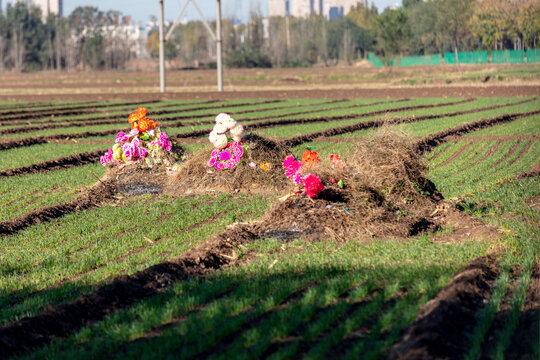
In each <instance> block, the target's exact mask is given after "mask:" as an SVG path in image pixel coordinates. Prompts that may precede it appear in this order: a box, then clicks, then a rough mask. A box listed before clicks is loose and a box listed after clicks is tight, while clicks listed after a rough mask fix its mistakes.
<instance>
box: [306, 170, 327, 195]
mask: <svg viewBox="0 0 540 360" xmlns="http://www.w3.org/2000/svg"><path fill="white" fill-rule="evenodd" d="M304 188H305V189H306V195H307V197H310V198H314V197H315V196H317V194H319V193H320V192H321V191H323V190H324V185H323V184H322V183H321V179H319V177H318V176H317V175H313V174H308V175H307V176H306V177H305V178H304Z"/></svg>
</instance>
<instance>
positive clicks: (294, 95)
mask: <svg viewBox="0 0 540 360" xmlns="http://www.w3.org/2000/svg"><path fill="white" fill-rule="evenodd" d="M360 86H362V85H358V87H357V88H351V89H313V90H312V89H301V90H294V89H284V90H254V91H224V92H218V91H205V92H202V91H201V92H167V93H165V94H161V93H158V92H155V93H121V92H118V93H103V92H102V93H92V94H90V93H87V94H73V93H71V94H58V93H56V94H43V95H35V94H22V95H0V101H21V100H22V101H51V100H64V101H67V100H76V101H81V100H91V101H103V100H126V99H127V100H133V101H139V102H143V101H144V102H147V101H151V100H176V99H204V100H211V99H224V100H228V99H250V98H258V99H304V98H312V99H315V98H316V99H332V98H333V99H336V98H399V97H415V98H416V97H506V96H536V95H538V94H540V86H538V85H502V86H493V85H484V86H478V85H471V86H414V87H391V88H389V87H387V86H385V87H370V88H360Z"/></svg>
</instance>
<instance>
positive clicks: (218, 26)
mask: <svg viewBox="0 0 540 360" xmlns="http://www.w3.org/2000/svg"><path fill="white" fill-rule="evenodd" d="M216 2H217V13H216V52H217V54H216V56H217V58H216V60H217V87H218V91H223V59H222V58H221V55H222V51H221V0H216Z"/></svg>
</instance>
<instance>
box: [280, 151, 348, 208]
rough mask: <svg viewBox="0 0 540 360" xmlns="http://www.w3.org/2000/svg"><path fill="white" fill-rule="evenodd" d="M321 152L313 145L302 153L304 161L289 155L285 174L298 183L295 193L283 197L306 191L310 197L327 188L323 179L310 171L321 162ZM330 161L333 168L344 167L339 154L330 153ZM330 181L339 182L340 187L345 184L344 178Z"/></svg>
mask: <svg viewBox="0 0 540 360" xmlns="http://www.w3.org/2000/svg"><path fill="white" fill-rule="evenodd" d="M320 161H321V160H320V157H319V153H317V152H316V151H315V150H314V149H313V148H312V147H308V148H307V150H306V151H305V152H304V154H303V155H302V161H299V160H295V159H294V156H293V155H289V156H287V157H286V158H285V160H284V161H283V168H284V169H285V176H287V177H288V178H289V179H290V180H292V181H293V182H294V183H295V184H296V185H297V188H296V191H295V192H294V193H293V194H289V195H286V196H284V197H283V198H282V199H283V200H286V199H288V198H289V197H290V196H293V195H296V194H301V193H303V192H305V194H306V196H307V197H308V198H310V199H313V198H315V197H317V195H318V194H319V193H320V192H321V191H323V190H324V189H325V186H324V184H323V181H322V180H321V179H320V178H319V176H317V175H315V174H312V173H310V172H309V171H310V170H311V169H312V168H313V167H315V165H317V164H319V163H320ZM330 161H331V162H332V166H331V167H332V169H333V170H337V169H343V167H344V163H343V161H342V160H341V158H340V156H339V155H338V154H332V155H330ZM329 181H330V183H332V184H337V185H338V186H339V187H340V188H343V187H344V186H345V184H344V182H343V180H335V179H334V178H330V179H329Z"/></svg>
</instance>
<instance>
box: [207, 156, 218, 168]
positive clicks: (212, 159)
mask: <svg viewBox="0 0 540 360" xmlns="http://www.w3.org/2000/svg"><path fill="white" fill-rule="evenodd" d="M216 161H217V158H216V157H214V156H212V157H211V158H210V160H209V161H208V166H214V165H216Z"/></svg>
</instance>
